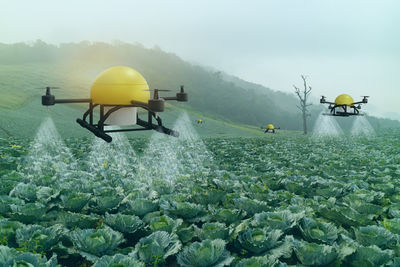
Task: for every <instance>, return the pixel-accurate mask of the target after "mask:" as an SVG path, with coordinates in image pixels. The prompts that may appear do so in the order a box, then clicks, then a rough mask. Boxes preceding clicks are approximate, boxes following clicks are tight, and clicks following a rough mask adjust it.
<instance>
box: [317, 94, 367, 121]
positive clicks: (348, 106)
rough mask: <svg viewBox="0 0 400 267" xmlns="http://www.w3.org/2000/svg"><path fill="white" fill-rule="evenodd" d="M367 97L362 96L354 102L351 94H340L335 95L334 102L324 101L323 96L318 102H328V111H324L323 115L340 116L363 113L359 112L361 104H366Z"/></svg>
mask: <svg viewBox="0 0 400 267" xmlns="http://www.w3.org/2000/svg"><path fill="white" fill-rule="evenodd" d="M368 97H369V96H363V99H362V100H361V101H359V102H354V99H353V98H352V97H351V96H349V95H347V94H342V95H339V96H338V97H336V99H335V102H328V101H326V99H325V96H322V97H321V100H320V101H319V102H320V103H321V104H329V107H328V108H329V109H330V113H324V115H329V116H341V117H349V116H359V115H363V114H361V113H360V109H361V104H367V103H368ZM356 105H357V106H356Z"/></svg>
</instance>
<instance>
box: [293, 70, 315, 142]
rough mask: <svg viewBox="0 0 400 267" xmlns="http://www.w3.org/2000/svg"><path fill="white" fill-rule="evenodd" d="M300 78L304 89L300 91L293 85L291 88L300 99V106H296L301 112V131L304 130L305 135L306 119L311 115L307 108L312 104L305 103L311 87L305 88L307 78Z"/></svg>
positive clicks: (303, 76)
mask: <svg viewBox="0 0 400 267" xmlns="http://www.w3.org/2000/svg"><path fill="white" fill-rule="evenodd" d="M301 78H302V79H303V84H304V89H303V90H302V91H301V90H300V89H299V88H297V87H296V86H295V85H293V87H294V90H295V92H296V95H297V96H298V97H299V99H300V106H297V108H298V109H300V111H301V112H302V115H303V130H304V134H307V117H309V116H311V114H310V113H309V112H308V107H309V106H311V105H312V104H309V103H307V100H308V96H309V94H310V93H311V86H307V81H306V80H307V76H305V75H301Z"/></svg>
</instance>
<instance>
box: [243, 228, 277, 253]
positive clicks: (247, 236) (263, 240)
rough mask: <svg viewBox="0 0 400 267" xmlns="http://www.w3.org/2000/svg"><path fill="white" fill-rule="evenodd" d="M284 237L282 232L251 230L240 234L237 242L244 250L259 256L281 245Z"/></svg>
mask: <svg viewBox="0 0 400 267" xmlns="http://www.w3.org/2000/svg"><path fill="white" fill-rule="evenodd" d="M282 235H283V232H282V231H281V230H275V229H268V228H249V229H245V230H242V231H240V232H239V234H238V238H237V241H238V243H239V244H240V246H241V247H242V248H243V249H245V250H247V251H250V252H251V253H253V254H255V255H257V254H261V253H263V252H266V251H267V250H270V249H272V248H274V247H276V246H278V245H279V244H281V243H282V242H280V241H279V240H280V238H281V237H282Z"/></svg>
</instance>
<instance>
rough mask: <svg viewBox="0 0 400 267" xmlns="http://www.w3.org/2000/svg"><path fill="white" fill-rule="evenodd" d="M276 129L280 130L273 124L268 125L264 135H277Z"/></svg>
mask: <svg viewBox="0 0 400 267" xmlns="http://www.w3.org/2000/svg"><path fill="white" fill-rule="evenodd" d="M276 129H280V128H279V127H275V126H274V125H273V124H268V125H267V126H266V127H265V131H264V133H275V130H276Z"/></svg>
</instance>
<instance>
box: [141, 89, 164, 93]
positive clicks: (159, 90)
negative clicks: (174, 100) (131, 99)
mask: <svg viewBox="0 0 400 267" xmlns="http://www.w3.org/2000/svg"><path fill="white" fill-rule="evenodd" d="M156 90H157V91H158V92H171V90H167V89H149V90H143V91H147V92H154V91H156Z"/></svg>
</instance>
